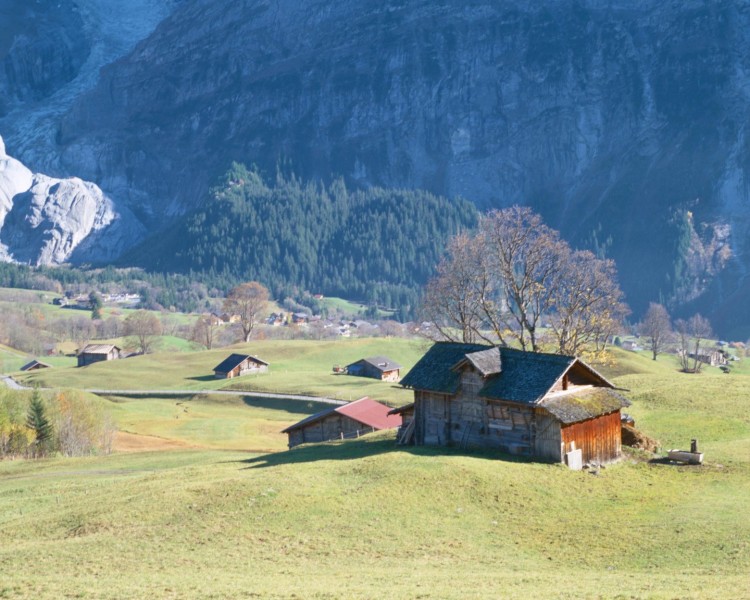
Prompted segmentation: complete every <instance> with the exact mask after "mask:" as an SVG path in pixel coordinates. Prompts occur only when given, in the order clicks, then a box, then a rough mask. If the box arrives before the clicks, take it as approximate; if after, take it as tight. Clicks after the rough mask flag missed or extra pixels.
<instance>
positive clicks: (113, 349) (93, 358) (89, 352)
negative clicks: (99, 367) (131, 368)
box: [78, 344, 122, 367]
mask: <svg viewBox="0 0 750 600" xmlns="http://www.w3.org/2000/svg"><path fill="white" fill-rule="evenodd" d="M121 352H122V349H121V348H119V347H117V346H115V345H114V344H89V345H88V346H86V347H85V348H84V349H83V350H81V351H80V352H79V353H78V366H79V367H85V366H86V365H90V364H91V363H96V362H104V361H107V360H117V359H118V358H120V353H121Z"/></svg>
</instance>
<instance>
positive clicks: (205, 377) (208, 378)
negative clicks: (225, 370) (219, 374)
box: [185, 375, 216, 381]
mask: <svg viewBox="0 0 750 600" xmlns="http://www.w3.org/2000/svg"><path fill="white" fill-rule="evenodd" d="M185 379H190V380H191V381H216V377H214V376H213V375H199V376H197V377H186V378H185Z"/></svg>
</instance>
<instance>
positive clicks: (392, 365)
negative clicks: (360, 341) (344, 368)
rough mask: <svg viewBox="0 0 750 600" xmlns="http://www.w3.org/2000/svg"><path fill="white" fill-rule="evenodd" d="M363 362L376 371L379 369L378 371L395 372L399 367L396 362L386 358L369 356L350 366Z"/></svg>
mask: <svg viewBox="0 0 750 600" xmlns="http://www.w3.org/2000/svg"><path fill="white" fill-rule="evenodd" d="M361 362H365V363H368V364H369V365H372V366H373V367H375V368H376V369H379V370H380V371H383V372H385V371H395V370H396V369H400V368H401V365H400V364H398V363H397V362H396V361H394V360H391V359H390V358H388V357H387V356H371V357H369V358H363V359H362V360H358V361H357V362H354V363H352V365H356V364H357V363H361Z"/></svg>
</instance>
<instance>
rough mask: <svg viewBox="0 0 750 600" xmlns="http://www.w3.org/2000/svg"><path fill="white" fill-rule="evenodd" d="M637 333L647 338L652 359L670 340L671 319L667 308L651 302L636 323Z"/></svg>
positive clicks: (671, 335) (662, 350)
mask: <svg viewBox="0 0 750 600" xmlns="http://www.w3.org/2000/svg"><path fill="white" fill-rule="evenodd" d="M638 334H639V335H642V336H645V337H646V338H648V344H649V348H650V350H651V355H652V356H653V359H654V360H656V357H657V355H658V354H660V353H661V352H664V350H665V349H666V347H667V344H669V342H670V341H671V340H672V337H673V334H672V320H671V319H670V318H669V313H668V312H667V309H666V308H664V306H662V305H661V304H657V303H655V302H651V303H650V304H649V305H648V310H647V311H646V314H645V316H644V317H643V320H642V321H641V322H640V323H639V324H638Z"/></svg>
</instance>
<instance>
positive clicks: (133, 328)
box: [124, 310, 161, 354]
mask: <svg viewBox="0 0 750 600" xmlns="http://www.w3.org/2000/svg"><path fill="white" fill-rule="evenodd" d="M124 325H125V335H127V336H129V337H130V338H131V345H133V346H135V347H136V349H137V350H138V351H139V352H142V353H143V354H147V353H149V352H151V350H152V349H153V345H154V341H155V339H156V338H157V337H158V336H160V335H161V322H160V321H159V318H158V317H157V316H156V315H155V314H154V313H152V312H149V311H147V310H137V311H135V312H134V313H130V314H129V315H128V316H127V317H126V318H125V323H124Z"/></svg>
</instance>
